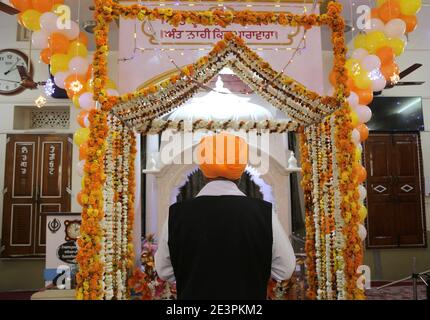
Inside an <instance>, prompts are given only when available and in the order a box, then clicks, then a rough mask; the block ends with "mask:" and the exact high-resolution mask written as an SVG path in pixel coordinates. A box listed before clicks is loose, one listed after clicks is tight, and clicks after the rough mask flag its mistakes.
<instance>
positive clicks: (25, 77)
mask: <svg viewBox="0 0 430 320" xmlns="http://www.w3.org/2000/svg"><path fill="white" fill-rule="evenodd" d="M16 68H17V69H18V72H19V76H20V77H21V80H29V79H30V77H29V76H28V74H27V70H26V69H25V67H24V66H16Z"/></svg>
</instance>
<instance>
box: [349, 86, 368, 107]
mask: <svg viewBox="0 0 430 320" xmlns="http://www.w3.org/2000/svg"><path fill="white" fill-rule="evenodd" d="M351 91H354V92H355V93H356V94H357V96H358V101H359V103H360V104H362V105H364V106H367V105H369V104H370V103H371V102H372V100H373V91H372V88H367V89H359V88H357V87H354V88H352V89H351Z"/></svg>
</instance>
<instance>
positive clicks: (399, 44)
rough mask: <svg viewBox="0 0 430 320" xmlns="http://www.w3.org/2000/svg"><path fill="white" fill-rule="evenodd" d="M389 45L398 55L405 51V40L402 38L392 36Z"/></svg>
mask: <svg viewBox="0 0 430 320" xmlns="http://www.w3.org/2000/svg"><path fill="white" fill-rule="evenodd" d="M387 45H388V46H389V47H391V48H392V49H393V50H394V53H395V54H396V56H400V55H401V54H402V53H403V52H404V51H405V46H406V44H405V42H404V41H403V40H402V39H400V38H391V39H389V40H388V43H387Z"/></svg>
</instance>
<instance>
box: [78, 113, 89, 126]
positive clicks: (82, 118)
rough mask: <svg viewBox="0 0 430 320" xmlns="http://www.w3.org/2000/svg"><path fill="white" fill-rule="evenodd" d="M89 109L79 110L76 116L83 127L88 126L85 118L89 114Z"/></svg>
mask: <svg viewBox="0 0 430 320" xmlns="http://www.w3.org/2000/svg"><path fill="white" fill-rule="evenodd" d="M88 114H89V113H88V111H85V110H82V111H81V112H79V114H78V116H77V117H76V120H77V121H78V123H79V125H80V126H81V127H82V128H86V127H85V118H86V117H87V116H88Z"/></svg>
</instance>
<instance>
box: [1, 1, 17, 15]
mask: <svg viewBox="0 0 430 320" xmlns="http://www.w3.org/2000/svg"><path fill="white" fill-rule="evenodd" d="M0 11H3V12H4V13H7V14H10V15H15V14H18V13H19V10H17V9H15V8H14V7H11V6H9V5H7V4H6V3H3V2H0Z"/></svg>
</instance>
